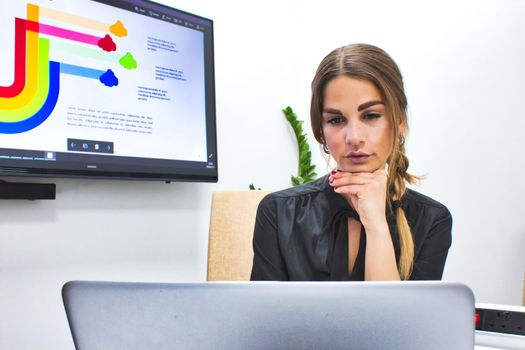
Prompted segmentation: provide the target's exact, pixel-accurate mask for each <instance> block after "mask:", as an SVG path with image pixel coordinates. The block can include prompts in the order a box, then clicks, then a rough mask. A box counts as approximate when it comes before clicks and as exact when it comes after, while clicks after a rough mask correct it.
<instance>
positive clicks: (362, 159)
mask: <svg viewBox="0 0 525 350" xmlns="http://www.w3.org/2000/svg"><path fill="white" fill-rule="evenodd" d="M406 109H407V99H406V96H405V93H404V88H403V80H402V77H401V73H400V71H399V69H398V67H397V65H396V63H395V62H394V61H393V60H392V59H391V58H390V56H389V55H388V54H387V53H386V52H384V51H383V50H381V49H379V48H377V47H375V46H371V45H366V44H354V45H349V46H345V47H342V48H339V49H336V50H334V51H332V52H331V53H330V54H329V55H328V56H326V57H325V58H324V60H323V61H322V62H321V64H320V65H319V68H318V69H317V72H316V74H315V77H314V79H313V82H312V100H311V124H312V130H313V133H314V136H315V138H316V140H317V141H318V142H319V143H320V144H321V145H322V147H323V150H324V151H325V152H326V153H328V154H329V155H330V156H331V157H333V159H334V160H335V162H336V163H337V168H336V169H334V170H333V171H332V172H331V173H330V174H329V175H326V176H324V177H322V178H320V179H318V180H315V181H313V182H310V183H308V184H305V185H301V186H298V187H295V188H291V189H287V190H284V191H280V192H275V193H272V194H270V195H268V196H266V197H265V198H264V199H263V200H262V202H261V203H260V205H259V208H258V211H257V218H256V223H255V232H254V238H253V249H254V260H253V268H252V274H251V279H252V280H281V281H285V280H292V281H328V280H357V281H363V280H364V281H381V280H382V281H385V280H394V281H395V280H439V279H441V277H442V274H443V268H444V265H445V260H446V257H447V253H448V249H449V247H450V244H451V229H452V217H451V215H450V213H449V211H448V210H447V208H446V207H445V206H443V205H442V204H440V203H438V202H436V201H435V200H433V199H431V198H428V197H426V196H424V195H422V194H420V193H418V192H416V191H413V190H410V189H407V188H406V183H410V184H412V183H415V182H417V181H418V180H419V178H418V177H415V176H413V175H410V174H409V173H407V169H408V159H407V158H406V156H405V147H404V143H405V139H404V137H405V135H406V133H407V131H408V124H407V115H406Z"/></svg>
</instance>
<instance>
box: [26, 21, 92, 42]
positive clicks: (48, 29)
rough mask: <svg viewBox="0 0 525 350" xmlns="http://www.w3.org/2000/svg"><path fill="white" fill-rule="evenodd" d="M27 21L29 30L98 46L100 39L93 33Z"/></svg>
mask: <svg viewBox="0 0 525 350" xmlns="http://www.w3.org/2000/svg"><path fill="white" fill-rule="evenodd" d="M27 23H28V24H29V26H28V29H29V30H31V31H35V32H39V33H42V34H47V35H52V36H56V37H58V38H64V39H69V40H73V41H78V42H81V43H86V44H90V45H95V46H98V41H99V40H100V39H102V38H100V37H96V36H94V35H89V34H84V33H80V32H75V31H73V30H68V29H62V28H58V27H54V26H50V25H47V24H42V23H38V22H33V21H27Z"/></svg>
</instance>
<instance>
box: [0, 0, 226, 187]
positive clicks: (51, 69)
mask: <svg viewBox="0 0 525 350" xmlns="http://www.w3.org/2000/svg"><path fill="white" fill-rule="evenodd" d="M0 4H1V8H2V11H1V12H0V175H4V176H18V175H22V176H40V177H91V178H110V179H113V178H114V179H138V180H140V179H142V180H165V181H206V182H213V181H217V174H218V173H217V142H216V116H215V87H214V85H215V82H214V59H213V22H212V21H211V20H209V19H206V18H203V17H200V16H197V15H193V14H190V13H187V12H184V11H180V10H177V9H174V8H171V7H169V6H166V5H161V4H158V3H154V2H151V1H144V0H74V1H71V0H27V1H21V0H17V1H12V0H0Z"/></svg>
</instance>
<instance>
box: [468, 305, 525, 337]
mask: <svg viewBox="0 0 525 350" xmlns="http://www.w3.org/2000/svg"><path fill="white" fill-rule="evenodd" d="M520 309H523V308H520ZM476 314H477V315H478V316H477V317H476V319H477V324H476V330H480V331H487V332H498V333H506V334H516V335H523V336H525V310H515V309H513V308H510V307H505V306H503V305H500V306H489V307H481V306H478V305H476Z"/></svg>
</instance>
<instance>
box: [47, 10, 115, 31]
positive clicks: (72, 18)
mask: <svg viewBox="0 0 525 350" xmlns="http://www.w3.org/2000/svg"><path fill="white" fill-rule="evenodd" d="M40 16H41V17H46V18H52V19H55V20H57V21H61V22H67V23H71V24H76V25H79V26H81V27H86V28H91V29H94V30H98V31H101V32H108V31H109V25H107V24H106V23H103V22H98V21H94V20H92V19H89V18H85V17H80V16H76V15H72V14H70V13H66V12H62V11H57V10H52V9H49V8H45V7H41V8H40Z"/></svg>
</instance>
